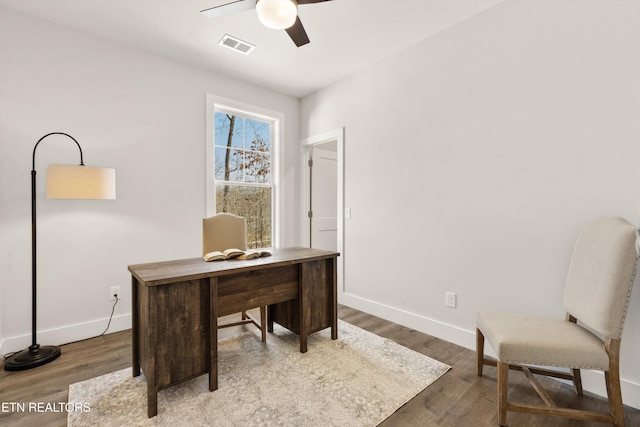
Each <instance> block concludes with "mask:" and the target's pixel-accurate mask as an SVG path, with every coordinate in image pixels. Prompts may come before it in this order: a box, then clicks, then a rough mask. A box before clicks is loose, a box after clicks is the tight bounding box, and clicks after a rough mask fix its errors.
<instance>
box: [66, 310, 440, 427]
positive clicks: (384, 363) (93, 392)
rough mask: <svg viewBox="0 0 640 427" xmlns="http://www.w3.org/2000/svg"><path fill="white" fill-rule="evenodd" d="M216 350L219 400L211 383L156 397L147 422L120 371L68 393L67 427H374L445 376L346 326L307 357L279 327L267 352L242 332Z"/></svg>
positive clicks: (133, 387)
mask: <svg viewBox="0 0 640 427" xmlns="http://www.w3.org/2000/svg"><path fill="white" fill-rule="evenodd" d="M218 348H219V350H218V361H219V365H218V367H219V377H218V386H219V388H218V390H216V391H214V392H209V390H208V375H202V376H200V377H198V378H195V379H193V380H190V381H188V382H185V383H182V384H179V385H176V386H174V387H171V388H167V389H165V390H161V391H160V392H159V393H158V415H157V416H155V417H153V418H147V407H146V390H147V383H146V380H145V378H144V375H140V376H139V377H132V376H131V369H124V370H121V371H118V372H113V373H111V374H108V375H104V376H101V377H97V378H92V379H90V380H87V381H83V382H80V383H76V384H72V385H71V386H70V387H69V403H70V404H72V405H70V407H76V408H81V410H79V411H77V412H70V413H69V415H68V425H69V427H78V426H118V427H119V426H172V427H177V426H221V427H226V426H234V427H246V426H340V427H345V426H358V427H360V426H363V427H364V426H375V425H377V424H379V423H380V422H382V421H383V420H385V419H386V418H387V417H388V416H389V415H391V414H393V412H394V411H395V410H397V409H398V408H399V407H401V406H402V405H403V404H404V403H406V402H407V401H409V400H411V398H413V397H414V396H415V395H416V394H418V393H419V392H420V391H422V390H423V389H424V388H426V387H427V386H428V385H429V384H431V383H432V382H434V381H435V380H436V379H438V378H439V377H440V376H441V375H443V374H444V373H445V372H447V370H449V368H450V367H449V366H447V365H445V364H443V363H441V362H438V361H436V360H433V359H431V358H429V357H427V356H424V355H422V354H420V353H417V352H415V351H413V350H410V349H408V348H406V347H402V346H400V345H398V344H396V343H394V342H393V341H391V340H388V339H385V338H381V337H379V336H377V335H374V334H372V333H369V332H367V331H365V330H363V329H360V328H358V327H356V326H353V325H351V324H349V323H346V322H343V321H339V324H338V339H337V340H335V341H334V340H331V339H330V332H329V330H328V329H327V330H325V331H322V332H319V333H316V334H313V335H311V336H309V350H308V352H307V353H300V351H299V341H298V337H297V335H293V334H292V333H290V332H289V331H287V330H285V329H284V328H280V327H278V325H275V330H274V333H273V334H269V335H268V337H267V343H266V344H263V343H262V342H261V341H260V338H259V337H258V336H257V335H255V334H254V333H253V332H252V331H246V332H244V333H242V334H241V335H238V336H235V337H232V338H229V339H226V340H224V341H220V342H219V346H218Z"/></svg>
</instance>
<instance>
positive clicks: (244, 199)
mask: <svg viewBox="0 0 640 427" xmlns="http://www.w3.org/2000/svg"><path fill="white" fill-rule="evenodd" d="M216 210H217V213H220V212H227V213H232V214H234V215H238V216H241V217H244V218H245V220H246V221H247V247H248V248H251V249H253V248H266V247H270V246H271V188H268V187H246V186H242V185H216Z"/></svg>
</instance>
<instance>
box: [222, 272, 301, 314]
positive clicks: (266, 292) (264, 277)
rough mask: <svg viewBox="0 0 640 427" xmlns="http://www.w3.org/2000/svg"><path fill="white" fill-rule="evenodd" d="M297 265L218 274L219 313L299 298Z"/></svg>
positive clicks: (229, 312) (233, 311)
mask: <svg viewBox="0 0 640 427" xmlns="http://www.w3.org/2000/svg"><path fill="white" fill-rule="evenodd" d="M298 276H299V268H298V266H297V265H286V266H282V267H275V268H269V269H266V270H253V271H249V272H242V273H236V274H230V275H225V276H220V277H218V316H219V317H221V316H226V315H227V314H232V313H238V312H239V311H243V310H248V309H251V308H255V307H261V306H265V305H270V304H275V303H279V302H283V301H288V300H292V299H296V298H298Z"/></svg>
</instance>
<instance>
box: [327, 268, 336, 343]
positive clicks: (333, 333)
mask: <svg viewBox="0 0 640 427" xmlns="http://www.w3.org/2000/svg"><path fill="white" fill-rule="evenodd" d="M329 266H330V267H331V270H330V271H331V273H330V274H329V275H328V280H331V283H329V284H328V285H329V287H330V289H331V290H330V292H329V294H330V296H329V298H330V303H329V304H330V306H331V339H332V340H337V339H338V260H337V258H336V257H333V258H331V259H328V260H327V267H329Z"/></svg>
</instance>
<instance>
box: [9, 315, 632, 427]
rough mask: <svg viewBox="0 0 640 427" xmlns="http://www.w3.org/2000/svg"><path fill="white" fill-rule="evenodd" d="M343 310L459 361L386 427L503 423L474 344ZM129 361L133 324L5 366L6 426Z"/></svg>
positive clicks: (573, 399) (24, 423)
mask: <svg viewBox="0 0 640 427" xmlns="http://www.w3.org/2000/svg"><path fill="white" fill-rule="evenodd" d="M339 317H340V318H341V319H342V320H345V321H347V322H349V323H351V324H353V325H356V326H359V327H361V328H363V329H365V330H368V331H370V332H373V333H375V334H377V335H380V336H382V337H385V338H389V339H391V340H393V341H395V342H397V343H399V344H401V345H403V346H405V347H408V348H411V349H413V350H415V351H417V352H420V353H423V354H425V355H428V356H430V357H432V358H434V359H437V360H440V361H442V362H444V363H447V364H449V365H451V367H452V369H451V370H450V371H449V372H447V373H446V374H445V375H444V376H443V377H441V378H440V379H439V380H437V381H436V382H435V383H434V384H432V385H431V386H430V387H428V388H426V389H425V390H423V391H422V392H421V393H420V394H418V395H417V396H416V397H415V398H413V399H412V400H411V401H409V402H407V403H406V404H405V405H404V406H403V407H402V408H400V409H399V410H398V411H396V412H395V413H394V414H393V415H391V416H390V417H389V418H388V419H387V420H385V421H384V422H383V423H381V424H380V426H381V427H402V426H446V427H449V426H451V427H460V426H473V427H482V426H496V425H497V424H496V396H495V395H496V377H495V368H491V367H485V375H484V376H483V377H478V376H476V373H475V353H474V352H473V351H471V350H468V349H465V348H462V347H460V346H457V345H455V344H451V343H449V342H446V341H443V340H440V339H438V338H434V337H431V336H428V335H425V334H422V333H420V332H417V331H415V330H413V329H410V328H406V327H404V326H400V325H397V324H394V323H392V322H388V321H386V320H383V319H380V318H377V317H374V316H371V315H369V314H366V313H363V312H360V311H357V310H354V309H352V308H349V307H344V306H341V307H340V308H339ZM231 329H234V328H229V329H228V331H229V332H228V333H229V334H232V333H233V332H232V331H231ZM236 332H237V330H236ZM267 339H268V338H267ZM2 363H3V362H2ZM130 366H131V331H130V330H128V331H122V332H116V333H113V334H109V335H105V336H103V337H98V338H92V339H90V340H85V341H80V342H76V343H71V344H66V345H64V346H62V356H61V357H60V358H59V359H57V360H55V361H54V362H51V363H50V364H48V365H45V366H41V367H39V368H35V369H32V370H28V371H19V372H7V371H5V370H4V367H2V368H1V369H2V370H0V405H4V407H3V408H0V425H2V426H20V427H28V426H43V425H46V426H65V425H66V420H67V414H66V413H65V412H56V413H51V412H49V413H22V412H13V413H12V412H10V411H7V410H6V409H9V408H8V407H7V405H11V403H12V402H22V403H28V402H45V403H55V402H66V401H67V398H68V389H69V384H72V383H75V382H78V381H83V380H85V379H89V378H93V377H96V376H99V375H103V374H106V373H109V372H113V371H117V370H120V369H123V368H127V367H130ZM540 382H541V383H542V384H543V385H544V386H545V388H546V389H547V391H548V392H549V394H550V395H551V396H552V397H553V398H554V399H555V400H556V402H557V403H558V404H559V405H570V406H573V407H575V408H578V409H590V410H598V411H601V410H606V408H607V406H608V404H607V401H606V399H603V398H601V397H597V396H593V395H585V397H584V398H580V397H578V396H576V395H575V393H574V392H573V389H572V388H571V387H570V386H568V385H565V384H562V383H559V382H557V381H554V380H550V379H547V378H540ZM509 385H510V394H509V397H510V399H515V400H518V401H522V402H531V403H538V402H537V395H536V394H535V392H534V391H533V389H531V387H530V385H529V383H528V381H526V380H525V379H524V376H523V375H522V374H520V373H516V372H512V373H511V374H510V379H509ZM507 419H508V421H509V424H510V425H511V426H514V427H515V426H527V427H529V426H545V427H547V426H551V427H554V426H557V427H560V426H562V427H565V426H589V427H590V426H602V425H604V424H599V423H584V422H579V421H572V420H563V419H556V418H549V417H538V416H531V415H526V414H516V413H509V415H508V418H507ZM625 420H626V423H627V426H637V425H640V410H637V409H633V408H629V407H625Z"/></svg>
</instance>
